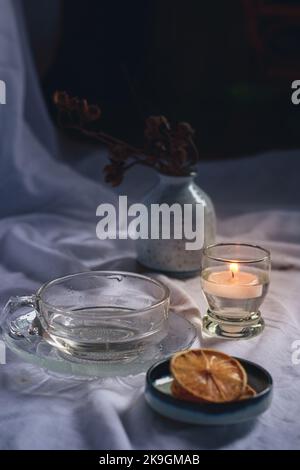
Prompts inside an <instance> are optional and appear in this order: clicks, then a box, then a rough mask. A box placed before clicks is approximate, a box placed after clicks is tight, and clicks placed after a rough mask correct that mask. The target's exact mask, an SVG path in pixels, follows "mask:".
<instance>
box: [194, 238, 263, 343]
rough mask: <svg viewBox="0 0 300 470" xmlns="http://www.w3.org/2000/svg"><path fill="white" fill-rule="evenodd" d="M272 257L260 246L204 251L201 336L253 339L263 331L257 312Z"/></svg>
mask: <svg viewBox="0 0 300 470" xmlns="http://www.w3.org/2000/svg"><path fill="white" fill-rule="evenodd" d="M270 268H271V257H270V253H269V251H267V250H265V249H264V248H261V247H259V246H255V245H250V244H243V243H219V244H216V245H211V246H208V247H207V248H205V249H204V251H203V258H202V272H201V286H202V289H203V292H204V295H205V297H206V299H207V302H208V306H209V309H208V311H207V314H206V315H205V316H204V318H203V322H202V326H203V332H204V333H207V334H208V335H210V336H215V337H221V338H231V339H240V338H252V337H253V336H256V335H258V334H259V333H261V332H262V330H263V329H264V321H263V318H262V316H261V313H260V311H259V308H260V306H261V304H262V302H263V301H264V298H265V296H266V294H267V291H268V286H269V282H270Z"/></svg>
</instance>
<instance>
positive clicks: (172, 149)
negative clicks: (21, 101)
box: [53, 91, 199, 186]
mask: <svg viewBox="0 0 300 470" xmlns="http://www.w3.org/2000/svg"><path fill="white" fill-rule="evenodd" d="M53 101H54V104H55V105H56V107H57V110H58V122H59V125H60V126H61V127H63V128H68V129H75V130H78V131H80V132H81V133H82V134H84V135H85V136H87V137H89V138H91V139H94V140H98V141H100V142H102V143H104V144H106V145H107V146H108V148H109V152H110V164H108V165H106V167H105V168H104V171H105V175H106V176H105V180H106V181H107V182H108V183H111V184H112V185H113V186H118V185H119V184H121V182H122V180H123V177H124V174H125V172H126V171H127V170H129V168H132V167H133V166H135V165H138V164H139V165H146V166H149V167H152V168H154V169H156V170H157V171H159V172H160V173H164V174H166V175H172V176H183V175H187V174H190V173H191V171H192V168H193V166H194V165H195V164H196V163H197V162H198V160H199V153H198V150H197V147H196V145H195V143H194V140H193V138H194V130H193V128H192V127H191V126H190V124H189V123H187V122H179V123H178V124H177V125H176V127H175V129H173V128H172V127H171V125H170V123H169V121H168V120H167V118H165V117H164V116H150V117H148V118H147V119H146V123H145V131H144V146H143V148H137V147H135V146H133V145H131V144H128V143H127V142H124V141H122V140H120V139H117V138H115V137H113V136H111V135H109V134H106V133H104V132H103V131H101V130H99V129H98V127H97V124H98V121H99V119H100V117H101V109H100V108H99V107H98V106H96V105H90V104H89V103H88V102H87V101H86V100H80V99H79V98H76V97H70V96H69V95H68V94H67V93H66V92H63V91H56V92H55V93H54V97H53ZM95 127H97V130H95Z"/></svg>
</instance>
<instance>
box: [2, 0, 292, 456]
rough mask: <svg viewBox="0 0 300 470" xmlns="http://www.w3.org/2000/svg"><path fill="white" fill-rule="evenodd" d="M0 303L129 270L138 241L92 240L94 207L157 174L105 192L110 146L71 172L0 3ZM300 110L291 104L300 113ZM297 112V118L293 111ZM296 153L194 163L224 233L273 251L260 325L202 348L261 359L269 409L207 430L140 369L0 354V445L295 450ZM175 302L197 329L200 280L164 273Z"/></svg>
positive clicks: (12, 5) (21, 42)
mask: <svg viewBox="0 0 300 470" xmlns="http://www.w3.org/2000/svg"><path fill="white" fill-rule="evenodd" d="M0 79H1V80H4V81H5V82H6V85H7V104H5V105H0V187H1V192H0V194H1V198H0V275H1V284H0V301H1V307H2V306H3V304H4V303H5V302H6V300H7V299H8V297H9V296H10V295H13V294H30V293H32V292H34V291H35V290H36V289H37V287H38V286H39V285H40V284H41V283H43V282H45V281H47V280H49V279H51V278H54V277H57V276H61V275H65V274H67V273H72V272H77V271H83V270H89V269H95V268H106V269H107V268H110V269H114V268H121V269H127V270H134V269H135V254H134V244H133V242H131V241H126V240H121V241H118V240H112V241H109V240H106V241H100V240H98V239H97V238H96V230H95V229H96V223H97V218H96V207H97V206H98V205H99V204H100V203H101V202H112V203H115V202H116V196H117V194H127V195H128V197H129V198H131V199H132V200H139V198H140V197H141V195H142V194H143V193H144V192H145V191H146V190H147V189H148V188H149V187H150V186H151V185H152V184H153V182H154V181H155V177H156V175H155V174H154V173H153V172H151V171H149V172H147V171H145V169H143V170H142V171H141V170H140V169H134V170H132V172H131V173H130V175H127V176H128V177H127V178H126V181H125V182H124V183H123V184H122V185H121V187H119V188H118V189H117V191H112V190H111V189H110V188H109V187H108V186H107V185H105V184H104V182H103V176H102V172H101V169H102V167H103V165H104V164H105V160H106V158H107V157H106V152H105V150H99V152H97V153H96V152H95V151H93V153H91V154H90V155H87V156H86V157H85V158H84V160H82V161H81V163H80V164H77V165H76V166H74V167H73V168H71V167H70V166H68V165H66V164H63V163H62V159H61V158H60V155H61V152H62V149H61V146H60V144H59V142H58V140H57V137H56V133H55V130H54V129H53V127H52V124H51V122H50V120H49V118H48V115H47V112H46V109H45V105H44V103H43V99H42V97H41V94H40V90H39V85H38V82H37V78H36V75H35V71H34V67H33V65H32V62H31V58H30V52H29V48H28V44H27V38H26V34H25V30H24V28H23V25H22V13H21V9H20V3H19V2H18V1H17V0H0ZM299 113H300V111H299ZM299 117H300V114H299ZM299 171H300V159H299V152H298V151H294V152H270V153H268V154H265V155H259V156H257V157H254V158H249V159H248V158H246V159H242V160H239V161H237V162H225V163H220V162H216V163H211V164H209V163H205V164H199V184H200V185H201V186H202V188H203V189H205V190H206V191H207V192H208V193H209V194H210V195H211V197H212V199H213V200H214V202H215V204H216V208H217V212H218V220H219V226H218V232H219V237H220V239H224V240H242V241H255V242H256V243H259V244H262V245H264V246H265V247H268V248H270V249H271V250H272V258H273V270H272V280H271V287H270V292H269V295H268V297H267V300H266V301H265V304H264V306H263V309H262V311H263V314H264V317H265V320H266V324H267V326H266V329H265V331H264V333H263V334H262V335H261V336H259V337H258V338H256V339H252V340H250V341H241V342H226V341H216V340H203V339H202V338H201V335H200V331H199V335H200V336H199V338H200V343H201V344H202V345H203V346H209V347H215V348H218V349H220V350H224V351H226V352H228V353H230V354H233V355H236V356H240V357H244V358H247V359H250V360H252V361H255V362H258V363H259V364H261V365H262V366H264V367H266V368H267V369H268V370H269V371H270V372H271V374H272V375H273V378H274V381H275V390H274V400H273V403H272V406H271V408H270V409H269V410H268V411H267V412H266V413H265V414H264V415H262V416H261V417H260V418H259V419H257V420H256V421H254V422H251V423H246V424H240V425H235V426H230V427H220V428H214V427H212V428H204V427H200V426H199V427H196V426H190V425H185V424H180V423H176V422H172V421H169V420H167V419H164V418H162V417H160V416H158V415H157V414H155V413H154V412H153V411H152V410H151V409H150V408H149V407H148V406H147V404H146V402H145V400H144V396H143V386H144V375H143V374H141V375H139V376H138V377H135V378H133V377H130V378H128V379H126V380H119V379H117V378H112V379H106V380H103V381H101V380H92V381H86V382H82V381H76V380H75V381H74V380H72V379H70V378H61V377H58V376H55V375H53V374H48V373H47V372H45V371H44V370H42V369H39V368H38V367H36V366H33V365H30V364H26V363H25V362H22V361H21V360H20V359H18V358H16V356H14V355H13V354H12V353H11V352H7V364H5V365H1V366H0V448H2V449H136V448H137V449H139V448H142V449H155V448H157V449H211V448H213V449H242V448H247V449H257V448H258V449H268V448H270V449H278V448H284V449H288V448H299V447H300V424H299V418H300V401H299V386H300V364H299V365H296V364H293V362H292V345H293V342H294V341H295V340H300V310H299V300H298V299H299V289H300V213H299V206H300V190H299V182H300V180H299ZM164 281H165V282H166V283H167V284H168V285H169V286H170V288H171V291H172V306H173V308H174V309H175V310H177V311H178V312H180V313H181V314H182V315H187V316H188V317H189V318H191V319H192V320H193V321H194V322H195V324H196V325H199V315H200V314H203V312H204V311H205V302H204V300H203V297H202V295H201V292H200V283H199V279H198V278H194V279H192V280H188V281H176V280H174V279H167V278H164Z"/></svg>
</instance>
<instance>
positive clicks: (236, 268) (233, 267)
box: [229, 263, 239, 278]
mask: <svg viewBox="0 0 300 470" xmlns="http://www.w3.org/2000/svg"><path fill="white" fill-rule="evenodd" d="M229 269H230V272H231V275H232V277H233V278H234V275H235V274H236V273H237V272H238V271H239V265H238V264H237V263H230V265H229Z"/></svg>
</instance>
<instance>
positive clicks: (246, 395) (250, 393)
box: [240, 385, 256, 400]
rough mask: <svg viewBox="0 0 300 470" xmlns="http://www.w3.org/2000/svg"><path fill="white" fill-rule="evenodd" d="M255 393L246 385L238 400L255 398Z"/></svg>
mask: <svg viewBox="0 0 300 470" xmlns="http://www.w3.org/2000/svg"><path fill="white" fill-rule="evenodd" d="M255 395H256V391H255V390H254V388H252V387H250V385H246V388H245V391H244V393H243V394H242V395H241V396H240V400H246V399H247V398H251V397H255Z"/></svg>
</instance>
